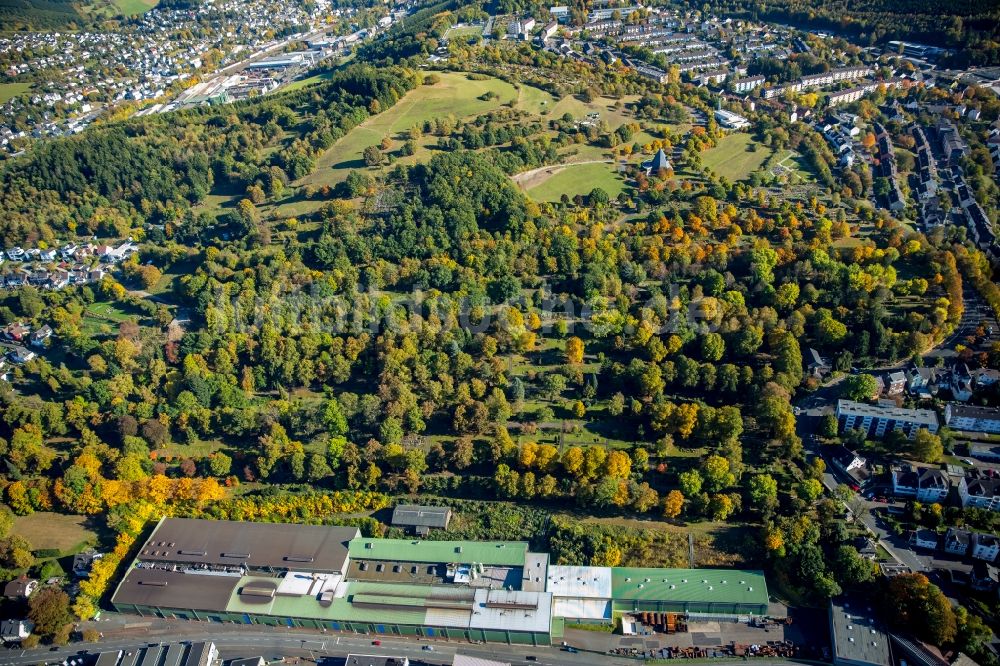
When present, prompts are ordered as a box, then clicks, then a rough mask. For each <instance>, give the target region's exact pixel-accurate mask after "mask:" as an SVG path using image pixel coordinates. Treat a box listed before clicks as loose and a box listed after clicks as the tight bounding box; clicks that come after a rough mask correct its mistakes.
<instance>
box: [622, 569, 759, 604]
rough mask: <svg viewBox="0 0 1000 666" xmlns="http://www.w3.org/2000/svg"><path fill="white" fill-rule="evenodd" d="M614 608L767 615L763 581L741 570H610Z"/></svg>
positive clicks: (757, 573) (749, 572) (755, 574)
mask: <svg viewBox="0 0 1000 666" xmlns="http://www.w3.org/2000/svg"><path fill="white" fill-rule="evenodd" d="M611 598H612V603H613V606H614V610H616V611H617V610H620V611H658V612H678V613H687V614H689V615H690V614H693V615H725V616H738V615H767V601H768V596H767V582H766V581H765V579H764V574H763V573H761V572H760V571H748V570H742V569H641V568H625V567H614V568H612V569H611Z"/></svg>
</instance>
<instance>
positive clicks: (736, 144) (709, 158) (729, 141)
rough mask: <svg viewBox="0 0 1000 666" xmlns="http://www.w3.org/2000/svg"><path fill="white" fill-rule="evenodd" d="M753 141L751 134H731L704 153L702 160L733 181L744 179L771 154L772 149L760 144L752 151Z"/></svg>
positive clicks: (710, 167) (713, 169) (707, 165)
mask: <svg viewBox="0 0 1000 666" xmlns="http://www.w3.org/2000/svg"><path fill="white" fill-rule="evenodd" d="M752 143H755V142H754V139H753V137H751V136H750V135H749V134H743V133H736V134H729V135H727V136H724V137H723V138H722V139H720V140H719V145H717V146H716V147H715V148H712V149H710V150H707V151H705V152H704V153H702V155H701V162H702V164H704V165H705V166H706V167H708V168H709V169H711V170H712V171H714V172H715V173H717V174H719V175H720V176H722V177H723V178H726V179H727V180H729V181H731V182H732V181H737V180H743V179H744V178H747V177H748V176H749V175H750V174H751V173H752V172H753V171H756V170H757V169H759V168H760V166H761V165H762V164H763V163H764V161H765V160H766V159H767V158H768V157H769V156H770V155H771V150H770V149H769V148H767V147H766V146H763V145H760V144H758V146H757V150H756V151H751V150H750V144H752Z"/></svg>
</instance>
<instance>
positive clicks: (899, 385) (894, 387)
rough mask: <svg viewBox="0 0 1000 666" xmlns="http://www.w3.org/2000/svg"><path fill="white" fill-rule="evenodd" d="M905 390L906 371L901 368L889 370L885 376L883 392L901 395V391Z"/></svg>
mask: <svg viewBox="0 0 1000 666" xmlns="http://www.w3.org/2000/svg"><path fill="white" fill-rule="evenodd" d="M905 390H906V373H904V372H902V371H901V370H897V371H896V372H890V373H889V374H888V376H886V384H885V393H886V395H902V393H903V391H905Z"/></svg>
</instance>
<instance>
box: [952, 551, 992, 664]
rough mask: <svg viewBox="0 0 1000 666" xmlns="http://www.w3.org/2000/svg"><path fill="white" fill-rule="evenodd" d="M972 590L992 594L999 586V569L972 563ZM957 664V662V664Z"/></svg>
mask: <svg viewBox="0 0 1000 666" xmlns="http://www.w3.org/2000/svg"><path fill="white" fill-rule="evenodd" d="M969 584H970V585H971V586H972V589H974V590H979V591H980V592H990V591H992V590H993V589H995V588H996V586H997V568H996V567H995V566H993V565H992V564H990V563H989V562H984V561H982V560H979V561H976V562H973V563H972V575H971V576H970V578H969ZM956 664H957V662H956Z"/></svg>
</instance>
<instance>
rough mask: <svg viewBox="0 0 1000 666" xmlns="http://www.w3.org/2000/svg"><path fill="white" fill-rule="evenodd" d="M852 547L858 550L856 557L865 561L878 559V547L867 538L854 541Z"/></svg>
mask: <svg viewBox="0 0 1000 666" xmlns="http://www.w3.org/2000/svg"><path fill="white" fill-rule="evenodd" d="M854 547H855V548H857V550H858V555H860V556H861V557H863V558H865V559H866V560H871V561H873V562H874V561H875V560H876V559H878V546H876V545H875V542H874V541H872V540H871V539H869V538H868V537H858V538H856V539H855V540H854Z"/></svg>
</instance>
